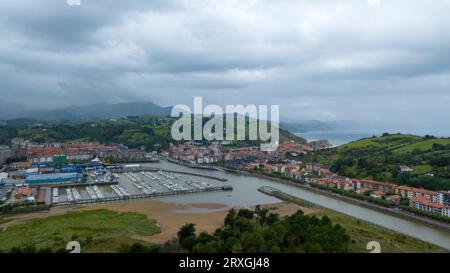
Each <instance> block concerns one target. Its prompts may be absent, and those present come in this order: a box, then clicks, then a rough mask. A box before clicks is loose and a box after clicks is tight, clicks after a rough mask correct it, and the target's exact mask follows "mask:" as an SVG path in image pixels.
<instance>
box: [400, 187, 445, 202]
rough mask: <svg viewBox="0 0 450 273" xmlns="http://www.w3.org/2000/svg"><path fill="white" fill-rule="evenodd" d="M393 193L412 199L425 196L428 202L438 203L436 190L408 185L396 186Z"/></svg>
mask: <svg viewBox="0 0 450 273" xmlns="http://www.w3.org/2000/svg"><path fill="white" fill-rule="evenodd" d="M395 193H396V194H398V195H400V196H401V197H403V198H408V199H410V200H411V199H413V198H415V197H420V198H425V199H426V200H428V201H429V202H433V203H438V196H437V192H435V191H430V190H425V189H419V188H413V187H408V186H398V187H396V188H395Z"/></svg>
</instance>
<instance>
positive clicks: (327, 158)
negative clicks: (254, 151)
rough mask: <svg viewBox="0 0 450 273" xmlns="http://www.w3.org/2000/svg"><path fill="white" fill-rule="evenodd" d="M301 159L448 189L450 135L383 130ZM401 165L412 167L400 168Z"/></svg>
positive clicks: (369, 176) (345, 172) (359, 173)
mask: <svg viewBox="0 0 450 273" xmlns="http://www.w3.org/2000/svg"><path fill="white" fill-rule="evenodd" d="M304 160H310V161H319V162H321V163H323V164H325V165H328V166H329V167H330V168H331V169H332V170H333V171H335V172H337V173H339V174H341V175H345V176H348V177H357V178H367V179H375V180H382V181H388V182H392V183H396V184H405V185H411V186H417V187H423V188H428V189H432V190H446V189H450V138H436V137H433V136H424V137H421V136H416V135H403V134H383V136H381V137H371V138H364V139H361V140H358V141H353V142H351V143H348V144H345V145H341V146H339V147H337V148H335V149H331V150H328V151H323V152H318V153H315V154H313V155H309V156H307V157H306V158H304ZM402 165H406V166H408V167H410V168H412V169H413V171H412V172H401V171H400V166H402ZM431 175H433V176H431Z"/></svg>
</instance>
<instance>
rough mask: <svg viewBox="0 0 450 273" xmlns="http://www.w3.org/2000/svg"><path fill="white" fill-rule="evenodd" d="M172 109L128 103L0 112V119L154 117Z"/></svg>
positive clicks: (142, 103) (146, 103)
mask: <svg viewBox="0 0 450 273" xmlns="http://www.w3.org/2000/svg"><path fill="white" fill-rule="evenodd" d="M171 109H172V107H162V106H159V105H156V104H154V103H152V102H129V103H117V104H109V103H96V104H92V105H74V106H69V107H65V108H60V109H49V110H31V111H30V110H28V111H27V110H25V111H15V112H9V113H4V112H0V119H34V120H47V121H48V120H52V121H53V120H55V121H57V120H69V121H78V120H98V119H111V118H124V117H127V116H137V115H142V114H151V115H156V116H167V115H170V112H171Z"/></svg>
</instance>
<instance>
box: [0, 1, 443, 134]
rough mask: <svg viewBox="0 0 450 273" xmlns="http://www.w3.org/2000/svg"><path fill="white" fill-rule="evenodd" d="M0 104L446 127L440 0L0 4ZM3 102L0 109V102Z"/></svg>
mask: <svg viewBox="0 0 450 273" xmlns="http://www.w3.org/2000/svg"><path fill="white" fill-rule="evenodd" d="M0 4H1V6H0V34H1V38H0V95H1V96H0V101H1V102H2V103H3V105H8V106H9V107H11V106H14V107H18V106H17V105H22V106H24V107H31V108H43V107H51V108H54V107H62V106H67V105H73V104H92V103H95V102H100V101H101V102H130V101H153V102H155V103H157V104H160V105H165V106H167V105H175V104H181V103H185V104H187V103H192V102H193V96H194V95H200V96H203V97H204V98H205V100H206V102H207V103H220V104H224V103H229V104H237V103H240V104H260V103H264V104H279V105H280V111H281V116H282V117H285V118H291V119H316V120H359V121H367V122H373V121H382V122H392V121H395V122H397V123H404V124H414V126H427V125H429V126H432V127H439V126H446V127H447V128H448V127H450V126H449V125H450V118H449V117H450V69H449V68H450V17H449V14H450V1H448V0H432V1H424V0H342V1H339V0H334V1H331V0H323V1H322V0H303V1H301V0H298V1H288V0H279V1H278V0H277V1H274V0H267V1H264V0H249V1H247V0H211V1H209V0H190V1H171V0H156V1H148V0H146V1H144V0H142V1H137V0H127V1H124V0H82V5H81V6H69V5H67V4H66V1H65V0H36V1H30V0H2V1H1V3H0ZM5 103H6V104H5Z"/></svg>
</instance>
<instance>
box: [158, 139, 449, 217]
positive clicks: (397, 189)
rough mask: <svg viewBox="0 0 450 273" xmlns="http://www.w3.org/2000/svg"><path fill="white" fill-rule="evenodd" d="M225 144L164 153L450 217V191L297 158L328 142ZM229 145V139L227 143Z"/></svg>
mask: <svg viewBox="0 0 450 273" xmlns="http://www.w3.org/2000/svg"><path fill="white" fill-rule="evenodd" d="M223 145H224V144H223V143H218V142H213V143H211V144H209V145H201V144H199V143H195V142H192V141H189V142H186V143H184V144H181V145H172V146H171V147H170V149H169V151H168V152H166V153H164V155H165V156H168V157H169V158H170V159H174V160H177V161H179V162H183V163H187V164H190V165H192V166H205V165H219V166H222V167H225V168H230V169H235V170H241V171H245V172H247V173H252V174H258V175H266V176H270V177H274V176H275V177H278V178H281V179H288V180H291V181H295V182H300V183H305V184H306V185H308V186H314V187H320V188H322V189H326V190H331V191H333V190H334V191H335V192H338V193H341V194H344V195H346V193H351V197H356V198H358V199H363V200H366V201H369V202H374V203H378V204H382V205H385V206H390V207H399V206H400V205H401V204H405V205H406V206H409V207H410V208H413V209H417V210H419V211H423V212H429V213H433V214H437V215H441V216H443V217H450V191H431V190H426V189H423V188H414V187H408V186H398V185H395V184H392V183H388V182H383V181H373V180H367V179H357V178H349V177H344V176H340V175H338V174H336V173H333V172H332V171H331V170H330V169H329V168H327V167H326V166H321V165H320V164H317V163H314V162H306V163H305V162H301V161H298V160H297V158H298V155H300V154H307V153H308V152H311V151H314V150H321V149H327V148H329V147H327V146H326V145H325V146H323V145H322V146H315V147H311V146H309V145H308V144H301V143H296V142H294V141H288V142H283V143H280V145H279V147H278V149H277V150H276V151H275V152H270V153H269V152H263V151H261V150H260V149H259V147H258V146H251V147H243V148H236V149H226V151H224V152H221V151H222V150H223V149H221V147H223ZM227 145H228V143H225V145H224V146H225V147H227ZM399 168H400V170H401V171H402V172H410V171H412V169H411V168H409V167H408V166H399Z"/></svg>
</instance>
